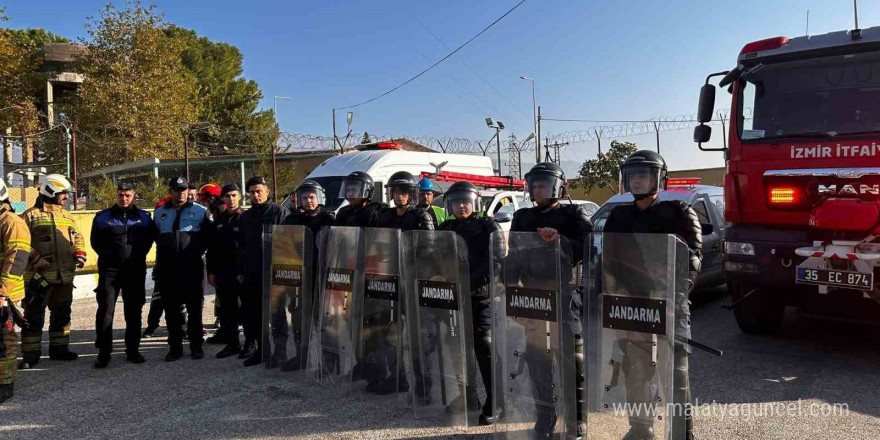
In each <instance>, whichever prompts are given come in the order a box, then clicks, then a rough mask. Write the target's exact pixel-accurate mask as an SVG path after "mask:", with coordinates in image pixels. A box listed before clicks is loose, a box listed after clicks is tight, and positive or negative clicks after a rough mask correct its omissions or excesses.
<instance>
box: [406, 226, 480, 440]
mask: <svg viewBox="0 0 880 440" xmlns="http://www.w3.org/2000/svg"><path fill="white" fill-rule="evenodd" d="M402 249H403V253H404V255H403V261H404V270H403V275H404V280H405V282H406V288H405V289H404V291H405V292H406V300H405V306H406V326H407V339H408V342H409V362H410V367H411V368H410V370H411V371H410V372H408V374H407V375H408V376H409V377H404V378H401V380H400V383H401V387H403V386H407V387H410V389H411V390H412V392H413V406H414V410H415V414H416V416H417V417H419V418H423V419H430V420H432V421H434V422H435V423H437V424H438V425H440V426H454V427H459V428H466V427H467V425H468V409H469V408H468V395H467V392H466V390H467V388H468V385H469V384H473V383H474V382H473V380H472V378H473V377H474V366H473V362H472V359H473V356H472V354H471V353H472V351H473V324H472V320H471V301H470V300H471V298H470V295H471V292H470V286H469V285H470V278H469V272H468V263H467V247H466V244H465V243H464V240H462V238H461V237H459V236H458V235H456V234H455V233H454V232H451V231H409V232H406V233H404V244H403V246H402ZM475 395H476V393H473V396H475ZM473 400H475V399H473ZM472 406H474V405H472ZM473 409H479V406H475V407H474V408H473Z"/></svg>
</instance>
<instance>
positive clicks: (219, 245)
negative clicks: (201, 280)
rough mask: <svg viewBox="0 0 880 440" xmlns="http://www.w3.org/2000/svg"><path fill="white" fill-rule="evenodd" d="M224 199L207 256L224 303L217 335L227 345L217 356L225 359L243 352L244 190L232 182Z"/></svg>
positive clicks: (210, 273) (224, 191)
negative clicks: (240, 267) (240, 245)
mask: <svg viewBox="0 0 880 440" xmlns="http://www.w3.org/2000/svg"><path fill="white" fill-rule="evenodd" d="M220 200H222V206H224V207H225V209H223V210H222V211H219V212H218V213H217V215H216V216H215V217H214V228H213V230H212V234H211V243H210V245H209V246H208V254H207V255H206V261H207V269H208V282H210V283H211V285H212V286H214V287H215V288H216V289H217V296H216V301H217V302H219V303H220V328H219V329H218V330H217V334H216V335H214V337H216V338H217V339H218V340H220V341H222V342H223V343H225V344H226V346H225V347H224V348H223V349H222V350H220V352H219V353H217V358H219V359H223V358H227V357H230V356H233V355H236V354H238V353H240V352H241V344H240V343H239V340H238V313H239V304H238V301H239V298H240V296H241V283H240V282H239V281H238V279H237V278H236V273H237V272H238V270H237V269H238V235H239V234H240V233H241V214H242V212H243V211H242V209H241V206H240V205H241V191H240V190H239V188H238V185H236V184H234V183H230V184H229V185H226V186H224V187H223V188H222V189H221V190H220Z"/></svg>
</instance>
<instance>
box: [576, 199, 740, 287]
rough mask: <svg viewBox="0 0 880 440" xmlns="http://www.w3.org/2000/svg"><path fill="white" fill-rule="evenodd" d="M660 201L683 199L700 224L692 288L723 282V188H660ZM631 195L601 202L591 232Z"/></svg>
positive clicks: (597, 231) (599, 230)
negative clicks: (700, 247)
mask: <svg viewBox="0 0 880 440" xmlns="http://www.w3.org/2000/svg"><path fill="white" fill-rule="evenodd" d="M659 196H660V200H661V201H663V200H683V201H685V202H686V203H687V204H688V205H689V206H690V207H692V208H694V211H696V213H697V217H698V218H699V219H700V223H701V224H703V266H702V268H701V269H700V274H699V276H698V277H697V283H696V287H695V289H709V288H712V287H715V286H719V285H721V284H723V283H724V275H723V273H722V261H721V237H722V234H723V232H724V228H725V227H726V223H725V222H724V216H723V212H724V211H723V209H724V188H722V187H719V186H711V185H699V184H696V185H684V186H670V187H669V189H667V190H665V191H660V194H659ZM633 201H634V198H633V196H632V194H630V193H626V194H617V195H615V196H613V197H611V198H610V199H608V201H607V202H605V203H604V204H603V205H602V207H601V208H599V210H598V211H596V213H595V214H593V217H592V219H591V220H592V222H593V232H595V233H601V232H602V230H603V229H604V227H605V221H606V220H608V216H609V215H610V214H611V210H612V209H614V208H615V207H616V206H620V205H623V204H628V203H633Z"/></svg>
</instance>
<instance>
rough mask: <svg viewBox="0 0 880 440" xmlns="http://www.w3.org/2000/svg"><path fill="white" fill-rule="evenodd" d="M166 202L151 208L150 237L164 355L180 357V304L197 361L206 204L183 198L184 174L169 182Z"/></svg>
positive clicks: (207, 221)
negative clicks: (165, 336)
mask: <svg viewBox="0 0 880 440" xmlns="http://www.w3.org/2000/svg"><path fill="white" fill-rule="evenodd" d="M168 187H169V193H170V194H169V195H170V196H171V201H169V202H167V203H165V204H164V205H162V206H161V207H159V208H158V209H156V211H155V212H153V224H154V228H153V229H154V234H155V237H156V265H157V266H158V267H159V273H158V274H157V280H156V284H157V285H156V288H157V289H159V290H160V291H161V292H162V298H163V301H164V303H165V321H166V323H167V324H168V347H169V351H168V354H167V355H166V356H165V361H166V362H170V361H175V360H177V359H180V358H181V357H183V342H182V332H183V328H182V326H183V322H182V321H183V319H182V316H181V314H180V306H181V304H186V310H187V312H188V314H189V323H188V324H189V325H188V326H187V331H188V333H189V346H190V356H191V357H192V358H193V359H202V358H204V357H205V352H204V351H203V350H202V342H203V341H202V336H203V334H202V304H203V301H204V291H203V290H202V281H203V280H204V277H205V275H204V271H205V266H204V265H205V262H204V260H203V257H204V254H205V247H206V240H205V234H206V232H207V231H208V230H210V228H211V215H210V213H209V212H208V210H207V208H205V207H204V206H202V205H199V204H197V203H194V202H193V201H192V200H191V199H189V197H188V194H187V192H188V191H187V189H188V188H187V187H188V185H187V182H186V178H185V177H177V178H174V179H171V181H170V182H169V185H168Z"/></svg>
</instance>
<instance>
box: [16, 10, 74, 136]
mask: <svg viewBox="0 0 880 440" xmlns="http://www.w3.org/2000/svg"><path fill="white" fill-rule="evenodd" d="M6 20H8V17H5V16H4V15H3V9H0V21H6ZM65 41H67V39H66V38H63V37H60V36H57V35H55V34H53V33H51V32H47V31H45V30H43V29H24V30H19V29H0V108H2V109H3V110H2V111H0V126H2V127H3V128H6V127H9V128H11V129H12V131H13V135H17V136H20V135H27V134H31V133H35V132H37V131H39V128H40V112H39V110H38V99H39V97H40V96H42V93H41V92H42V89H43V87H45V84H46V79H47V78H48V72H44V71H43V70H45V69H43V68H42V67H43V65H44V60H45V52H44V50H43V44H44V43H48V42H65Z"/></svg>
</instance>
